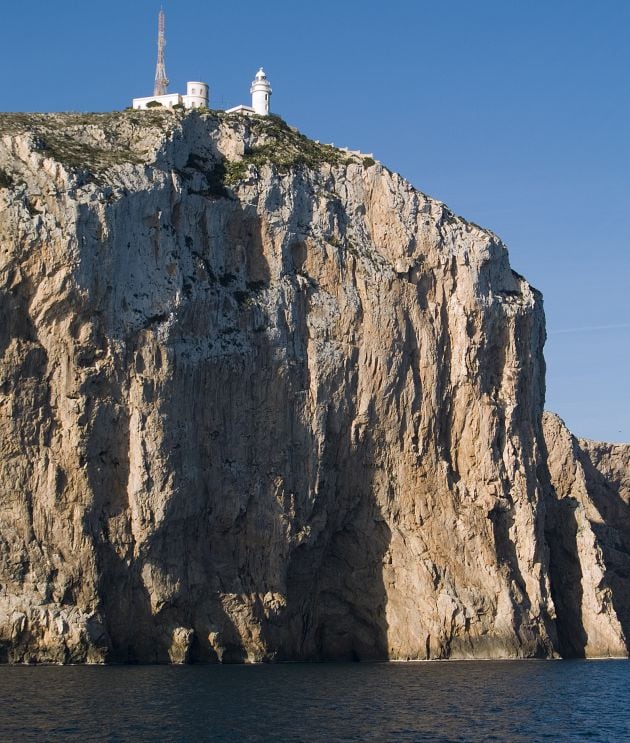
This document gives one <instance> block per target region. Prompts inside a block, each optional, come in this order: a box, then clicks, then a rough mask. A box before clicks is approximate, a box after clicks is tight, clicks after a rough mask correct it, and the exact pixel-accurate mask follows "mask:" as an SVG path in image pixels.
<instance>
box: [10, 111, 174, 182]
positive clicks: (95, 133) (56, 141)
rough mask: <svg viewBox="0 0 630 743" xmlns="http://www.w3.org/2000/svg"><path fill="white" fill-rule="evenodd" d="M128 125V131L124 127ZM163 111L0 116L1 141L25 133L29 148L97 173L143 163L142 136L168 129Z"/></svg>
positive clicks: (168, 117) (145, 157) (168, 116)
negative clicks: (7, 136)
mask: <svg viewBox="0 0 630 743" xmlns="http://www.w3.org/2000/svg"><path fill="white" fill-rule="evenodd" d="M130 123H131V124H132V126H131V127H130V126H129V124H130ZM174 123H175V119H174V117H173V116H172V115H171V114H169V113H168V112H155V111H154V112H151V111H115V112H112V113H104V114H100V113H94V114H82V113H67V114H24V113H3V114H0V136H2V135H13V136H14V135H20V134H30V135H31V136H32V138H33V147H34V149H35V150H38V151H39V152H41V153H42V154H43V155H45V156H47V157H50V158H52V159H54V160H56V161H57V162H60V163H61V164H62V165H65V166H66V167H68V168H71V169H73V170H79V171H88V172H91V173H94V174H98V173H102V172H103V171H105V170H107V169H108V168H110V167H112V166H114V165H122V164H125V163H131V164H138V163H142V162H147V161H148V159H149V157H148V156H149V153H148V152H147V150H146V144H145V141H146V135H147V134H149V133H150V130H151V129H153V130H156V133H158V134H164V133H167V132H168V131H170V130H172V128H173V125H174Z"/></svg>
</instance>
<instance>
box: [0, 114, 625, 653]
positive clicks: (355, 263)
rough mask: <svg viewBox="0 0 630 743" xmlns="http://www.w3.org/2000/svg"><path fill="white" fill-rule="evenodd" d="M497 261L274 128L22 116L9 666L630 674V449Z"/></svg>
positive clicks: (1, 594) (8, 203) (2, 626)
mask: <svg viewBox="0 0 630 743" xmlns="http://www.w3.org/2000/svg"><path fill="white" fill-rule="evenodd" d="M544 339H545V330H544V316H543V310H542V300H541V297H540V295H539V294H538V293H537V292H536V291H535V290H534V289H532V288H531V287H530V286H529V284H528V283H527V282H526V281H525V279H523V278H522V277H521V276H519V275H518V274H516V273H515V272H514V271H512V270H511V269H510V265H509V262H508V255H507V251H506V249H505V247H504V246H503V244H502V243H501V241H500V240H499V239H498V238H497V237H496V236H495V235H494V234H492V233H490V232H488V231H487V230H484V229H481V228H480V227H478V226H477V225H474V224H472V223H469V222H467V221H465V220H464V219H462V218H461V217H457V216H455V215H454V214H453V213H451V212H450V211H449V210H448V208H447V207H446V206H445V205H444V204H442V203H440V202H438V201H435V200H433V199H430V198H428V197H427V196H425V195H424V194H422V193H420V192H418V191H416V190H415V189H414V188H412V186H411V185H410V184H409V183H407V182H406V181H404V180H403V179H402V178H401V177H399V176H398V175H396V174H393V173H391V172H389V171H388V170H387V169H386V168H384V167H383V166H382V165H380V164H379V163H375V162H374V161H373V160H372V159H371V158H368V157H363V156H360V155H356V154H352V153H348V152H345V151H341V150H337V149H335V148H333V147H329V146H326V145H320V144H318V143H315V142H312V141H310V140H308V139H306V138H305V137H303V136H302V135H300V134H299V133H298V132H296V131H295V130H293V129H291V128H289V127H287V126H286V125H284V124H283V123H282V122H281V121H279V120H276V119H274V118H270V119H258V118H253V119H247V118H242V117H239V116H227V115H222V114H214V113H206V114H199V113H197V112H194V113H189V114H172V113H167V112H164V113H154V112H141V113H134V112H125V113H121V114H111V115H90V116H78V115H46V116H34V115H33V116H21V115H2V116H0V359H1V360H0V659H3V660H8V661H10V662H23V661H27V662H28V661H52V662H60V661H61V662H85V661H86V662H103V661H169V660H170V661H173V662H186V661H216V660H220V661H224V662H234V661H242V660H249V661H261V660H283V659H330V658H359V659H369V658H402V659H404V658H422V659H424V658H446V657H458V658H485V657H526V656H527V657H529V656H539V657H548V656H554V655H558V654H563V655H584V654H591V655H592V654H613V655H623V654H625V653H626V640H625V637H626V636H627V630H628V629H629V628H628V622H630V598H629V596H630V594H629V593H628V590H627V589H628V576H629V575H630V572H629V567H630V565H629V563H628V561H629V560H630V558H629V557H628V554H629V549H630V531H629V530H628V525H629V523H630V522H629V521H628V518H629V517H628V510H627V509H628V500H629V498H630V490H629V488H628V484H629V475H628V471H629V464H628V453H629V449H628V448H627V447H626V448H624V447H607V446H606V445H595V444H590V443H588V442H577V441H576V440H575V439H573V438H572V437H571V436H570V434H569V433H568V432H567V431H566V429H564V428H563V426H562V424H561V422H560V421H559V420H557V419H555V418H553V417H548V418H546V419H545V431H544V433H543V420H542V415H543V402H544V361H543V355H542V348H543V343H544Z"/></svg>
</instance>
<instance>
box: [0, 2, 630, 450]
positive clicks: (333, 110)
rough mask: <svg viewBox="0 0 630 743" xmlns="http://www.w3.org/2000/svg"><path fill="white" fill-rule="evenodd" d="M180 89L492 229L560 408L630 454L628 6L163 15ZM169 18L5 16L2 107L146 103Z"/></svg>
mask: <svg viewBox="0 0 630 743" xmlns="http://www.w3.org/2000/svg"><path fill="white" fill-rule="evenodd" d="M163 5H164V8H165V11H166V14H167V17H166V25H167V49H166V53H167V57H166V68H167V72H168V75H169V78H170V80H171V86H170V90H174V91H177V90H180V91H181V90H183V88H184V85H185V82H186V80H195V79H196V80H204V81H208V82H209V83H210V86H211V106H214V107H217V108H221V107H224V106H225V107H227V106H231V105H235V104H237V103H247V102H249V83H250V81H251V78H252V76H253V74H254V72H255V71H256V69H257V68H258V66H260V65H264V66H265V69H266V71H267V73H268V75H269V78H270V80H271V83H272V85H273V90H274V93H273V98H272V108H273V110H274V111H276V112H277V113H279V114H280V115H281V116H282V117H283V118H285V119H286V120H287V121H288V122H289V123H290V124H293V125H295V126H298V127H299V128H300V129H302V131H304V132H305V133H306V134H308V135H310V136H312V137H313V138H316V139H320V140H322V141H327V142H334V143H335V144H338V145H345V146H349V147H351V148H353V149H354V148H360V149H362V150H363V151H365V152H373V153H374V154H375V156H376V157H377V158H378V159H380V160H382V161H383V162H384V163H385V164H386V165H388V166H389V167H390V168H392V169H394V170H397V171H399V172H400V173H401V174H402V175H404V176H405V177H407V178H408V179H409V180H410V181H411V182H412V183H413V184H414V185H415V186H416V187H418V188H419V189H421V190H423V191H425V192H426V193H428V194H430V195H432V196H434V197H436V198H439V199H441V200H442V201H445V202H446V203H447V204H448V205H449V206H450V207H451V208H452V209H453V210H454V211H456V212H458V213H460V214H462V215H463V216H465V217H466V218H467V219H469V220H472V221H474V222H478V223H479V224H483V225H485V226H487V227H490V228H491V229H493V230H494V231H495V232H497V233H498V234H499V235H500V236H501V237H502V238H503V240H504V241H505V242H506V244H507V245H508V247H509V249H510V256H511V262H512V266H513V267H514V269H515V270H517V271H518V272H520V273H522V274H524V275H525V276H526V277H527V278H528V279H529V281H530V282H531V283H532V284H533V285H534V286H536V287H537V288H539V289H541V290H542V291H543V293H544V296H545V308H546V314H547V328H548V332H549V339H548V341H547V345H546V348H545V355H546V359H547V367H548V373H547V408H548V409H550V410H554V411H556V412H557V413H559V414H560V415H561V416H562V417H563V418H564V419H565V421H566V422H567V423H568V424H569V426H570V428H571V429H572V430H573V432H574V433H576V434H578V435H580V436H585V437H588V438H595V439H605V440H609V441H630V385H629V382H630V374H629V372H628V368H629V365H630V287H629V282H630V231H629V226H630V136H629V135H630V131H629V125H630V82H629V81H630V42H629V39H630V0H598V2H593V1H592V0H591V1H589V2H586V0H477V2H472V1H471V0H450V1H449V2H443V3H436V2H434V1H432V2H428V1H426V0H389V1H388V2H374V1H373V0H363V1H362V2H358V0H344V1H343V2H342V0H319V2H315V3H313V2H307V3H301V2H296V0H293V1H292V2H289V1H288V0H286V1H284V0H283V1H279V0H275V1H274V0H268V1H267V2H264V1H263V0H257V1H256V2H253V1H252V0H240V2H211V1H210V0H165V1H164V3H163ZM158 10H159V1H158V2H151V1H149V0H125V1H124V2H123V0H108V2H102V0H90V1H89V2H86V0H58V2H49V1H45V0H33V2H29V3H26V2H21V3H17V2H8V1H7V2H5V3H3V8H2V22H1V23H0V96H1V98H0V101H1V103H0V108H2V109H4V110H9V111H11V110H27V111H54V110H57V111H59V110H61V111H64V110H67V111H70V110H75V111H104V110H111V109H120V108H124V107H125V106H127V105H129V103H130V100H131V98H132V97H133V96H141V95H147V94H149V95H150V94H151V93H152V85H153V74H154V68H155V37H156V25H157V12H158Z"/></svg>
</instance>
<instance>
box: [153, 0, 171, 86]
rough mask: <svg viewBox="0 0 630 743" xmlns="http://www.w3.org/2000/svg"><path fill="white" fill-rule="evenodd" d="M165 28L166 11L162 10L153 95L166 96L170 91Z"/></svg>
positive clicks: (159, 19)
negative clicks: (165, 59)
mask: <svg viewBox="0 0 630 743" xmlns="http://www.w3.org/2000/svg"><path fill="white" fill-rule="evenodd" d="M164 27H165V25H164V10H163V9H162V8H160V15H159V16H158V56H157V66H156V68H155V87H154V88H153V95H166V91H167V89H168V78H167V77H166V65H165V63H164V48H165V47H166V35H165V33H164Z"/></svg>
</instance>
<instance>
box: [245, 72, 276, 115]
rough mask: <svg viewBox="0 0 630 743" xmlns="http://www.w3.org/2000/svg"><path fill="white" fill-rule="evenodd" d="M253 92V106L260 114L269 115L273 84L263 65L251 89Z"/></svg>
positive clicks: (255, 111)
mask: <svg viewBox="0 0 630 743" xmlns="http://www.w3.org/2000/svg"><path fill="white" fill-rule="evenodd" d="M249 92H250V93H251V94H252V108H253V109H254V113H256V114H258V115H259V116H269V101H270V99H271V84H270V83H269V80H267V75H266V74H265V71H264V70H263V68H262V67H261V68H260V69H259V70H258V72H257V73H256V77H255V78H254V81H253V82H252V87H251V89H250V91H249Z"/></svg>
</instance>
